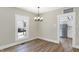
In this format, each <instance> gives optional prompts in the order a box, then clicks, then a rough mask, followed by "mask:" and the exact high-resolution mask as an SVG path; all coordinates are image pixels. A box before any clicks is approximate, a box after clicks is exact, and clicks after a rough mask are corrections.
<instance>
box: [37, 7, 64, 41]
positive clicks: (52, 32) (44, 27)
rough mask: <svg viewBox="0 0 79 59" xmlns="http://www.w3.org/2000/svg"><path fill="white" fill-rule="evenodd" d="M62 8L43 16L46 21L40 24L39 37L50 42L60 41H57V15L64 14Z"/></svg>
mask: <svg viewBox="0 0 79 59" xmlns="http://www.w3.org/2000/svg"><path fill="white" fill-rule="evenodd" d="M62 10H63V9H62V8H61V9H57V10H54V11H50V12H47V13H44V14H42V15H41V16H43V18H44V20H43V22H40V23H39V30H38V31H39V33H38V35H39V37H43V38H47V39H48V40H53V41H58V39H57V15H60V14H62V13H63V12H62Z"/></svg>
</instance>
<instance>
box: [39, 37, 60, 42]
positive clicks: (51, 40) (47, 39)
mask: <svg viewBox="0 0 79 59" xmlns="http://www.w3.org/2000/svg"><path fill="white" fill-rule="evenodd" d="M38 38H39V39H42V40H46V41H49V42H55V43H59V41H57V40H53V39H49V38H44V37H38Z"/></svg>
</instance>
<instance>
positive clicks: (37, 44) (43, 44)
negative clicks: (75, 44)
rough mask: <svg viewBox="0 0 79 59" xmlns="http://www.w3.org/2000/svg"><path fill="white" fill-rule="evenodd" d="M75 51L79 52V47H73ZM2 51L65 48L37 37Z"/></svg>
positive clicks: (53, 50)
mask: <svg viewBox="0 0 79 59" xmlns="http://www.w3.org/2000/svg"><path fill="white" fill-rule="evenodd" d="M73 51H74V52H78V51H79V49H76V48H73ZM1 52H64V49H63V47H62V46H61V45H60V44H56V43H53V42H48V41H44V40H41V39H35V40H32V41H29V42H26V43H23V44H20V45H16V46H13V47H10V48H7V49H4V50H1Z"/></svg>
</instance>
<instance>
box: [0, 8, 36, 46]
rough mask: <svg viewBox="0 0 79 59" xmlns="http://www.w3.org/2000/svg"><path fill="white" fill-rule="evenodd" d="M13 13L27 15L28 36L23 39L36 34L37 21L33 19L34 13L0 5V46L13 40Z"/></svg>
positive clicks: (33, 36)
mask: <svg viewBox="0 0 79 59" xmlns="http://www.w3.org/2000/svg"><path fill="white" fill-rule="evenodd" d="M15 14H20V15H24V16H28V17H29V37H28V39H25V40H30V39H32V38H35V37H36V36H37V23H36V22H35V21H34V20H33V17H34V16H35V14H33V13H30V12H27V11H25V10H21V9H19V8H15V7H13V8H11V7H3V8H1V7H0V46H3V45H7V44H10V43H14V42H15Z"/></svg>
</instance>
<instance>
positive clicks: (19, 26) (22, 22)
mask: <svg viewBox="0 0 79 59" xmlns="http://www.w3.org/2000/svg"><path fill="white" fill-rule="evenodd" d="M15 23H16V24H15V27H16V28H15V39H16V40H22V39H26V38H28V32H29V19H28V17H26V16H23V15H15Z"/></svg>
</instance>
